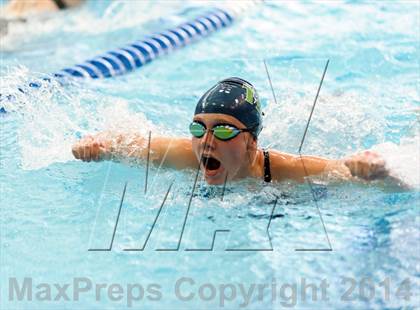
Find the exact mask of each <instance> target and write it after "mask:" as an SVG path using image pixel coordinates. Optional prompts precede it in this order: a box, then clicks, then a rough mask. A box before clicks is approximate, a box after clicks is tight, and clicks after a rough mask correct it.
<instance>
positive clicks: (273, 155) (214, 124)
mask: <svg viewBox="0 0 420 310" xmlns="http://www.w3.org/2000/svg"><path fill="white" fill-rule="evenodd" d="M189 129H190V132H191V135H192V138H191V139H189V138H169V137H153V136H152V139H151V142H150V160H151V161H154V162H156V163H160V162H161V161H162V160H164V165H166V166H169V167H174V168H177V169H184V168H197V167H198V163H200V168H201V171H202V172H203V174H204V178H205V180H206V181H207V183H208V184H223V183H224V182H225V180H235V179H242V178H247V177H253V178H257V179H262V180H264V181H265V182H271V181H283V180H287V179H289V180H290V179H291V180H296V181H303V178H304V177H305V176H307V175H320V174H327V175H334V176H335V177H337V176H338V177H340V178H342V179H352V178H354V177H357V178H361V179H365V180H374V179H380V178H385V177H386V176H387V175H388V171H387V169H386V168H385V161H384V160H383V159H382V158H381V157H380V156H379V155H378V154H376V153H374V152H370V151H364V152H362V153H359V154H356V155H353V156H351V157H349V158H347V159H342V160H331V159H326V158H321V157H315V156H296V155H291V154H286V153H283V152H280V151H276V150H262V149H259V148H258V145H257V139H258V135H259V133H260V131H261V129H262V112H261V106H260V102H259V99H258V94H257V91H256V90H255V88H254V87H253V86H252V85H251V84H250V83H249V82H247V81H245V80H243V79H240V78H236V77H234V78H228V79H225V80H223V81H221V82H219V83H217V84H216V85H215V86H213V87H212V88H211V89H210V90H208V91H207V92H206V93H205V94H204V95H203V96H202V97H201V99H200V100H199V102H198V103H197V106H196V108H195V113H194V118H193V121H192V123H191V124H190V128H189ZM147 145H148V139H147V137H142V136H140V135H138V134H134V135H133V134H132V135H128V134H117V133H112V132H101V133H98V134H96V135H93V136H90V135H89V136H86V137H84V138H83V139H81V140H80V141H79V142H77V143H76V144H74V146H73V148H72V152H73V155H74V156H75V157H76V158H77V159H81V160H83V161H88V162H89V161H100V160H109V159H130V158H131V159H145V158H147V156H148V147H147Z"/></svg>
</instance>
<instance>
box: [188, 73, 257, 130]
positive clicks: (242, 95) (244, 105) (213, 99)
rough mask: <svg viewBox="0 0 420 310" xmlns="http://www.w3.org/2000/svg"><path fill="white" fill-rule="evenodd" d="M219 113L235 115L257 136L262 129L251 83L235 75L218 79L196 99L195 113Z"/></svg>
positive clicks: (255, 95) (254, 91)
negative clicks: (217, 81) (218, 80)
mask: <svg viewBox="0 0 420 310" xmlns="http://www.w3.org/2000/svg"><path fill="white" fill-rule="evenodd" d="M200 113H221V114H227V115H231V116H233V117H235V118H236V119H238V120H239V121H241V122H242V123H243V124H244V125H245V126H246V128H248V129H251V131H250V132H251V133H252V135H253V136H254V137H255V138H257V137H258V135H259V133H260V132H261V129H262V112H261V104H260V100H259V99H258V93H257V90H256V89H255V88H254V86H252V84H251V83H249V82H247V81H245V80H243V79H241V78H237V77H231V78H228V79H225V80H223V81H220V82H219V83H217V84H216V85H215V86H213V87H212V88H210V89H209V90H208V91H207V92H206V93H205V94H204V95H203V96H202V97H201V98H200V100H199V101H198V103H197V106H196V107H195V113H194V115H196V114H200Z"/></svg>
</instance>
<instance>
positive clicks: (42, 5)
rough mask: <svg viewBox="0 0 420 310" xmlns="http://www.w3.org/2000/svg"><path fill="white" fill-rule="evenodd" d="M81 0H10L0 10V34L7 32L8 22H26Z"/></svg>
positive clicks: (77, 3)
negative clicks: (28, 19) (30, 18)
mask: <svg viewBox="0 0 420 310" xmlns="http://www.w3.org/2000/svg"><path fill="white" fill-rule="evenodd" d="M82 1H83V0H10V1H9V2H8V3H7V4H6V5H4V6H2V7H1V10H0V36H5V35H7V33H8V32H9V24H13V23H18V24H21V23H26V22H27V18H29V17H35V16H37V15H41V16H42V14H44V13H47V12H55V11H58V10H64V9H67V8H71V7H74V6H77V5H79V4H80V3H82Z"/></svg>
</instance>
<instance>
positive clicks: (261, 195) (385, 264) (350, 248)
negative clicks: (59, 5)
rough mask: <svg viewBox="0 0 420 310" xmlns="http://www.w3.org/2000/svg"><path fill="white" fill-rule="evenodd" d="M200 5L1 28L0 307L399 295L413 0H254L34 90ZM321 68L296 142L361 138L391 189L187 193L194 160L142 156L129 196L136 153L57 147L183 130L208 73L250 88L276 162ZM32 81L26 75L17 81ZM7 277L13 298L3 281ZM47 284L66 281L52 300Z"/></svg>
mask: <svg viewBox="0 0 420 310" xmlns="http://www.w3.org/2000/svg"><path fill="white" fill-rule="evenodd" d="M215 4H218V5H223V3H219V2H210V3H205V2H203V3H198V2H193V1H171V2H168V1H165V2H142V1H115V2H111V3H108V2H105V1H104V2H99V1H90V2H88V3H87V4H86V5H85V6H83V7H80V8H78V9H75V10H72V11H69V12H60V13H58V14H57V15H56V16H47V17H45V18H43V19H42V20H31V21H29V23H30V27H28V28H26V29H25V28H24V27H25V25H21V24H14V25H10V27H9V33H8V34H7V35H6V36H5V37H3V38H2V46H1V48H2V50H1V59H2V61H1V64H0V71H1V85H0V89H1V93H2V94H11V95H12V96H13V99H11V100H5V99H4V98H3V100H2V105H3V106H4V107H5V108H6V110H8V111H9V113H6V114H2V115H1V120H0V121H1V136H0V146H1V153H0V158H1V174H0V182H1V183H0V184H1V209H0V210H1V214H0V225H1V226H0V228H1V233H0V236H1V242H0V266H1V269H0V294H1V295H0V305H1V309H18V308H31V309H53V308H60V309H62V308H83V309H104V308H106V309H112V308H124V307H136V308H139V307H144V308H148V309H174V308H175V309H181V308H182V309H185V308H187V309H197V308H200V309H201V308H203V309H207V308H208V309H215V308H226V309H237V308H240V307H241V308H248V309H277V308H281V307H291V308H298V309H303V308H304V309H306V308H318V309H321V308H339V309H346V308H358V309H366V308H399V307H407V308H416V307H417V306H418V304H419V301H420V299H419V296H420V291H419V288H420V265H419V258H420V255H419V253H420V251H419V250H420V249H419V247H420V244H419V232H420V229H419V221H420V216H419V209H418V206H419V198H420V195H419V194H420V192H419V188H420V180H419V179H420V168H419V167H420V158H419V149H420V148H419V115H420V114H419V111H420V109H419V108H420V107H419V103H420V99H419V89H418V85H419V84H418V83H419V73H418V72H419V69H420V64H419V52H420V51H419V46H420V45H419V41H420V40H419V39H420V37H419V36H420V32H419V29H420V28H419V24H420V14H419V12H420V10H419V9H420V8H419V4H418V3H417V2H414V1H413V2H411V1H407V2H395V3H394V2H369V3H366V2H360V1H345V2H292V1H290V2H289V1H284V2H270V1H267V2H265V3H264V4H260V5H258V6H256V7H254V8H253V9H250V10H247V11H246V14H244V16H243V17H242V18H240V19H239V20H238V21H236V22H235V23H234V24H233V25H232V26H231V27H229V28H227V29H224V30H221V31H219V32H217V33H215V34H214V35H212V36H210V37H208V38H206V39H204V40H202V41H199V42H197V43H195V44H193V45H190V46H187V47H185V48H183V49H181V50H179V51H176V52H174V53H172V54H170V55H166V56H164V57H162V58H159V59H157V60H155V61H153V62H152V63H151V64H149V65H147V66H145V67H143V68H141V69H140V70H138V71H135V72H132V73H130V74H127V75H124V76H120V77H116V78H111V79H106V80H96V81H82V82H77V81H76V82H72V83H69V84H67V85H64V86H62V85H60V84H58V83H55V82H52V83H45V82H42V78H43V77H44V76H45V75H46V74H48V73H51V72H56V71H58V70H59V69H62V68H64V67H67V66H69V65H72V64H76V63H79V62H82V61H83V60H85V59H88V58H92V57H93V56H95V55H97V54H99V53H101V52H104V51H107V50H110V49H114V48H116V47H119V46H122V45H125V44H126V43H130V42H132V41H134V40H136V39H139V38H141V37H142V36H144V35H147V34H150V33H152V32H154V31H158V30H161V29H166V28H170V27H172V26H176V25H178V24H179V23H181V22H183V21H186V20H189V19H192V18H194V17H195V16H197V15H198V14H200V13H202V12H204V11H206V8H207V7H211V6H212V5H215ZM263 59H265V61H266V64H267V67H268V69H269V72H270V76H271V79H272V82H273V87H274V90H275V95H276V101H277V102H275V100H274V98H273V95H272V92H271V89H270V86H269V83H268V79H267V75H266V71H265V67H264V62H263ZM327 59H329V60H330V65H329V68H328V71H327V74H326V77H325V80H324V84H323V86H322V90H321V94H320V97H319V99H318V103H317V106H316V109H315V112H314V115H313V118H312V121H311V124H310V127H309V130H308V133H307V136H306V139H305V142H304V145H303V148H302V152H303V153H306V154H314V155H320V156H326V157H330V158H342V157H345V156H348V155H350V154H353V153H355V152H357V151H360V150H363V149H369V148H373V149H374V150H376V151H378V152H380V153H381V154H382V155H383V157H384V158H385V159H386V160H387V162H388V165H389V167H390V169H391V171H392V175H393V176H395V177H396V178H399V179H401V180H402V181H403V182H402V183H404V184H402V185H401V186H400V187H398V186H395V185H393V184H386V182H385V183H384V182H373V183H370V184H367V183H347V184H345V183H341V182H337V181H334V182H326V181H325V180H321V179H319V180H317V179H315V180H313V191H314V192H313V193H312V192H311V190H310V187H309V186H308V184H306V183H305V184H295V183H292V182H285V183H282V184H270V185H269V186H267V185H264V184H263V182H262V181H255V180H244V181H241V182H236V183H228V184H227V185H226V188H223V187H210V186H207V185H206V184H205V182H204V181H203V179H202V176H201V175H199V176H198V182H197V185H196V186H194V180H195V176H196V172H195V171H194V170H191V171H174V170H171V169H167V168H160V167H159V166H154V165H152V166H150V170H149V171H148V178H147V192H146V193H145V186H146V166H147V165H146V163H145V162H144V161H140V162H137V163H133V162H131V163H118V162H101V163H83V162H80V161H76V160H74V159H73V157H72V154H71V145H72V144H73V143H74V142H75V141H76V140H77V139H78V138H79V137H80V136H83V135H85V134H88V133H93V132H97V131H100V130H108V129H111V130H119V131H131V132H132V131H136V132H140V133H142V134H144V135H147V134H148V132H149V131H151V132H152V137H153V135H169V136H187V135H188V131H187V127H188V124H189V121H190V120H191V117H192V112H193V108H194V107H195V103H196V101H197V100H198V98H199V97H200V96H201V94H202V93H203V92H204V91H205V90H206V89H208V88H209V87H210V86H212V85H213V84H214V83H215V82H216V81H218V80H220V79H222V78H225V77H228V76H241V77H243V78H245V79H248V80H250V81H251V82H253V84H254V85H255V86H256V88H257V89H258V90H259V92H260V97H261V99H262V103H263V109H264V111H265V118H264V129H263V131H262V133H261V136H260V141H259V143H260V145H261V146H264V147H270V148H273V149H278V150H282V151H286V152H291V153H296V152H297V151H298V149H299V146H300V142H301V139H302V135H303V132H304V129H305V125H306V121H307V118H308V116H309V113H310V109H311V107H312V103H313V99H314V97H315V94H316V91H317V88H318V84H319V81H320V78H321V75H322V71H323V69H324V66H325V63H326V61H327ZM32 81H39V82H41V83H42V86H41V87H40V88H39V89H32V90H30V91H28V92H26V93H21V92H19V91H18V88H19V87H26V86H24V85H28V83H29V82H32ZM193 189H194V190H193ZM122 196H124V197H123V198H124V199H123V202H122V203H121V200H122ZM314 197H315V198H316V203H315V202H314ZM318 208H319V211H320V212H318ZM320 214H321V215H322V218H320ZM216 230H218V232H217V233H214V232H215V231H216ZM111 245H112V246H111ZM330 246H331V248H330ZM95 249H96V250H95ZM98 249H99V250H98ZM127 249H131V250H129V251H127ZM133 249H137V251H133ZM140 249H142V250H140ZM200 249H201V250H200ZM209 249H212V250H209ZM302 249H304V251H302ZM310 249H315V250H317V251H308V250H310ZM320 249H321V251H320ZM325 249H328V250H329V251H325ZM331 249H332V251H330V250H331ZM25 278H28V279H31V281H32V295H33V296H32V300H29V298H26V297H25V296H26V295H25V296H24V297H23V298H21V300H18V295H17V293H16V291H13V290H14V289H15V288H16V286H14V285H15V284H16V283H17V284H18V286H19V288H21V287H23V283H24V280H25ZM13 279H15V280H13ZM13 281H15V282H13ZM27 281H29V280H27ZM25 283H27V285H28V287H29V286H30V285H29V283H30V282H25ZM42 283H44V285H42ZM54 284H57V285H58V286H59V287H63V286H65V285H66V284H68V285H69V286H68V287H67V288H66V293H67V295H68V296H66V297H64V296H60V294H58V292H59V291H58V290H57V287H56V286H54ZM48 285H50V289H51V291H50V294H48V288H47V287H48ZM86 285H91V287H90V288H86V291H84V292H80V296H78V295H77V294H75V295H73V293H75V291H77V288H79V289H80V290H82V291H83V287H85V286H86ZM101 285H102V286H101ZM308 285H312V286H311V287H309V288H308ZM11 288H12V289H11ZM10 290H12V291H13V292H14V295H13V294H12V295H13V296H12V297H13V298H11V296H10ZM313 290H315V291H316V293H317V294H316V296H315V295H314V294H313ZM27 292H28V291H27ZM311 292H312V294H311ZM323 293H324V294H323ZM54 299H57V300H54Z"/></svg>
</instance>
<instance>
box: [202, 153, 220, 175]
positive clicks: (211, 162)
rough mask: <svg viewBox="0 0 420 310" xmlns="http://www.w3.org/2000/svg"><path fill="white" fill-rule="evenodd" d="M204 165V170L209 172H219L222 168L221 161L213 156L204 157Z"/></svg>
mask: <svg viewBox="0 0 420 310" xmlns="http://www.w3.org/2000/svg"><path fill="white" fill-rule="evenodd" d="M202 163H203V166H204V168H205V169H206V170H209V171H214V170H217V169H219V168H220V166H221V164H220V161H218V160H217V159H216V158H214V157H211V156H203V158H202Z"/></svg>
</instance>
